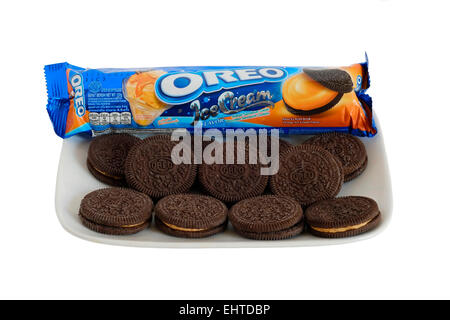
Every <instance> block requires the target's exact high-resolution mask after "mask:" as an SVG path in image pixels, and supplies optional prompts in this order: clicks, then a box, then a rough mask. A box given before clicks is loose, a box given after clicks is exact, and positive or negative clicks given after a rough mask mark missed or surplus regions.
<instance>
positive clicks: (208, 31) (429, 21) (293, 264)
mask: <svg viewBox="0 0 450 320" xmlns="http://www.w3.org/2000/svg"><path fill="white" fill-rule="evenodd" d="M0 7H1V8H0V37H1V42H0V43H1V49H0V92H1V95H0V107H1V118H0V130H1V137H2V138H1V141H2V142H1V146H2V147H1V148H0V150H1V156H0V161H1V166H0V168H1V174H0V188H1V192H0V194H1V198H0V215H1V216H0V298H158V299H169V298H191V299H197V298H210V299H213V298H223V299H228V298H236V299H240V298H254V299H259V298H267V299H271V298H276V299H277V298H450V292H449V286H450V258H449V243H450V241H449V228H450V210H449V198H450V195H449V192H448V191H449V187H448V185H449V182H450V174H449V160H450V159H449V156H448V154H449V153H448V146H449V144H448V135H449V132H450V128H449V126H448V123H449V116H450V103H449V98H450V96H449V94H450V89H449V87H450V83H449V82H450V81H449V76H450V70H449V66H448V59H449V53H450V52H449V48H448V41H449V36H448V32H449V30H450V28H449V27H450V21H449V20H450V19H449V16H448V14H449V7H448V5H446V1H442V2H438V1H430V0H428V1H375V0H373V1H361V0H360V1H344V0H341V1H305V2H300V1H283V0H271V1H261V0H260V1H255V2H253V1H243V0H239V1H234V0H228V1H211V0H210V1H195V0H191V1H169V0H165V1H156V2H154V3H153V2H151V1H131V0H127V1H112V0H110V1H92V0H91V1H81V0H78V1H29V2H19V1H3V2H2V3H1V4H0ZM364 51H367V52H368V54H369V59H370V72H371V78H372V87H371V88H370V91H369V92H370V94H371V95H372V97H373V98H374V108H375V111H376V113H377V114H378V117H379V118H380V123H379V125H380V126H382V128H383V130H384V137H385V143H386V148H387V152H388V159H389V163H390V169H391V175H392V182H393V189H394V214H393V220H392V222H391V224H390V226H389V227H388V229H387V230H386V231H385V232H384V233H382V234H381V235H379V236H378V237H376V238H373V239H371V240H368V241H364V242H359V243H354V244H348V245H342V246H333V247H313V248H290V249H208V250H202V249H197V250H178V249H171V250H169V249H138V248H124V247H114V246H106V245H99V244H95V243H90V242H86V241H84V240H80V239H78V238H75V237H73V236H71V235H70V234H68V233H67V232H66V231H64V230H63V228H62V227H61V226H60V225H59V222H58V220H57V218H56V214H55V209H54V194H55V187H54V185H55V180H56V171H57V165H58V158H59V152H60V148H61V143H62V140H61V139H60V138H59V137H57V136H56V135H55V134H54V132H53V129H52V126H51V123H50V120H49V118H48V116H47V113H46V110H45V105H46V91H45V82H44V77H43V66H44V65H45V64H50V63H56V62H62V61H69V62H70V63H73V64H75V65H79V66H83V67H147V66H164V65H220V64H225V65H228V64H231V65H233V64H234V65H239V64H244V65H245V64H252V65H258V64H260V65H264V64H269V65H347V64H352V63H355V62H361V61H363V58H364ZM69 187H70V186H69Z"/></svg>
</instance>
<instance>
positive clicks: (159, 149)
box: [125, 135, 197, 198]
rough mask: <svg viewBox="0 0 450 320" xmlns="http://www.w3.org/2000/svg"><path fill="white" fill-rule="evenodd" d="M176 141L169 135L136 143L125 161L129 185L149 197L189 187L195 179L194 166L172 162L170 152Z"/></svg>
mask: <svg viewBox="0 0 450 320" xmlns="http://www.w3.org/2000/svg"><path fill="white" fill-rule="evenodd" d="M177 143H178V142H176V141H171V140H170V136H168V135H157V136H152V137H148V138H146V139H144V140H142V141H141V142H139V143H137V144H136V145H135V146H134V147H133V148H132V149H131V150H130V152H129V153H128V157H127V159H126V161H125V177H126V180H127V183H128V185H129V186H130V187H132V188H133V189H136V190H138V191H140V192H143V193H145V194H147V195H149V196H151V197H152V198H161V197H164V196H167V195H169V194H177V193H184V192H186V191H188V190H189V188H190V187H191V186H192V184H193V183H194V181H195V177H196V174H197V166H196V165H194V164H183V163H181V164H174V163H173V161H172V158H171V153H172V149H173V147H175V145H176V144H177Z"/></svg>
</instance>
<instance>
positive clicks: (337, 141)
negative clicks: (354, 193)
mask: <svg viewBox="0 0 450 320" xmlns="http://www.w3.org/2000/svg"><path fill="white" fill-rule="evenodd" d="M305 143H306V144H312V145H316V146H319V147H322V148H324V149H325V150H327V151H328V152H330V153H331V154H333V155H334V156H335V157H337V158H338V159H339V161H340V162H341V164H342V167H343V169H344V181H345V182H346V181H349V180H352V179H354V178H356V177H357V176H358V175H359V174H361V173H362V172H363V171H364V169H365V168H366V166H367V160H368V159H367V152H366V148H365V147H364V144H363V143H362V142H361V140H359V139H358V138H356V137H354V136H352V135H350V134H347V133H340V132H328V133H323V134H319V135H316V136H314V137H312V138H310V139H308V140H306V141H305Z"/></svg>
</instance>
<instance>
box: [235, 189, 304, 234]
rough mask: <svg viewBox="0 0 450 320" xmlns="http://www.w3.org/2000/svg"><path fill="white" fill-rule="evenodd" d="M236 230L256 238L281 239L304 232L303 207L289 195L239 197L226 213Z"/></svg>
mask: <svg viewBox="0 0 450 320" xmlns="http://www.w3.org/2000/svg"><path fill="white" fill-rule="evenodd" d="M228 217H229V219H230V222H231V224H232V225H233V227H234V229H235V231H236V232H237V233H238V234H240V235H242V236H243V237H246V238H250V239H255V240H281V239H287V238H291V237H293V236H296V235H298V234H300V233H301V232H302V231H303V225H304V223H303V210H302V207H301V205H300V204H299V203H298V202H297V201H296V200H294V199H293V198H290V197H285V196H274V195H264V196H259V197H254V198H250V199H245V200H242V201H240V202H238V203H236V204H235V205H233V207H231V209H230V212H229V215H228Z"/></svg>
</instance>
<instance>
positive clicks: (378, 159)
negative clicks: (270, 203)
mask: <svg viewBox="0 0 450 320" xmlns="http://www.w3.org/2000/svg"><path fill="white" fill-rule="evenodd" d="M375 121H376V124H377V127H378V134H377V135H376V136H375V137H374V138H362V141H363V142H364V144H365V146H366V148H367V154H368V159H369V162H368V166H367V169H366V170H365V171H364V173H363V174H362V175H361V176H359V177H358V178H356V179H355V180H353V181H350V182H347V183H345V184H344V186H343V188H342V190H341V192H340V193H339V196H346V195H359V196H368V197H371V198H373V199H375V200H376V201H377V202H378V205H379V207H380V211H381V214H382V222H381V224H380V225H379V226H378V227H377V228H376V229H374V230H372V231H369V232H367V233H364V234H361V235H358V236H355V237H350V238H342V239H322V238H317V237H314V236H312V235H310V234H308V233H303V234H301V235H300V236H297V237H294V238H292V239H287V240H280V241H257V240H248V239H245V238H242V237H240V236H239V235H237V234H236V233H234V232H233V230H232V227H231V225H230V226H229V228H228V229H227V230H226V231H225V232H224V233H221V234H218V235H214V236H212V237H209V238H203V239H182V238H175V237H170V236H168V235H165V234H163V233H162V232H160V231H159V230H158V229H156V227H155V225H154V223H153V224H152V225H151V227H150V228H149V229H147V230H144V231H142V232H140V233H138V234H135V235H130V236H109V235H104V234H100V233H96V232H93V231H91V230H89V229H87V228H85V227H84V226H83V225H82V224H81V221H80V220H79V217H78V208H79V206H80V202H81V199H82V198H83V197H84V196H85V195H86V194H87V193H89V192H91V191H94V190H96V189H99V188H103V187H106V186H107V185H105V184H103V183H101V182H99V181H97V180H96V179H95V178H94V177H93V176H92V175H91V174H90V173H89V171H88V169H87V167H86V158H87V150H88V146H89V139H86V138H81V137H77V136H74V137H71V138H69V139H66V140H64V142H63V146H62V150H61V158H60V161H59V168H58V177H57V182H56V213H57V215H58V219H59V221H60V222H61V224H62V226H63V227H64V228H65V229H66V230H67V231H68V232H70V233H71V234H73V235H75V236H77V237H80V238H82V239H85V240H90V241H94V242H98V243H105V244H113V245H121V246H134V247H163V248H214V247H303V246H319V245H331V244H342V243H347V242H353V241H359V240H364V239H368V238H371V237H373V236H375V235H377V234H379V233H380V232H381V231H383V230H384V229H385V228H386V226H387V225H388V223H389V220H390V219H391V216H392V190H391V182H390V176H389V168H388V164H387V159H386V153H385V149H384V144H383V135H382V132H381V128H380V123H379V122H378V119H377V118H375ZM307 137H308V136H293V137H289V139H286V140H289V141H290V142H292V143H294V144H298V143H300V142H302V141H304V140H305V139H306V138H307Z"/></svg>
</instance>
